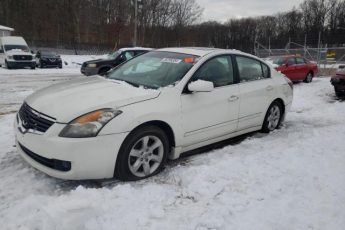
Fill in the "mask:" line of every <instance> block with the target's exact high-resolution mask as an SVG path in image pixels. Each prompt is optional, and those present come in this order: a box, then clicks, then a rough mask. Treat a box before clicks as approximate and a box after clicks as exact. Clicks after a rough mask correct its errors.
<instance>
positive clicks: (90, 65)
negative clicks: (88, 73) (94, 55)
mask: <svg viewBox="0 0 345 230" xmlns="http://www.w3.org/2000/svg"><path fill="white" fill-rule="evenodd" d="M87 67H91V68H95V67H97V64H94V63H93V64H87Z"/></svg>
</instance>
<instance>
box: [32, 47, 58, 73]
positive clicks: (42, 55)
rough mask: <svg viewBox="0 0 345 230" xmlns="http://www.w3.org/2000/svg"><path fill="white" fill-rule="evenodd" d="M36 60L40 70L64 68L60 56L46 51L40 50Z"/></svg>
mask: <svg viewBox="0 0 345 230" xmlns="http://www.w3.org/2000/svg"><path fill="white" fill-rule="evenodd" d="M35 59H36V66H37V67H39V68H46V67H57V68H60V69H61V68H62V60H61V57H60V55H58V54H56V53H54V52H50V51H45V50H39V51H37V53H36V56H35Z"/></svg>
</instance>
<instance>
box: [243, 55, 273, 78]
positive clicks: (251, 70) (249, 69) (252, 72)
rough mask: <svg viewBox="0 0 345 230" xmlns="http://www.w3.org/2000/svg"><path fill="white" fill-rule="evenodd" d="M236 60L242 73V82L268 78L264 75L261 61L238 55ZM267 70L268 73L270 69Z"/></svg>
mask: <svg viewBox="0 0 345 230" xmlns="http://www.w3.org/2000/svg"><path fill="white" fill-rule="evenodd" d="M236 61H237V65H238V71H239V75H240V82H248V81H255V80H260V79H263V78H266V77H264V73H263V69H262V67H261V62H259V61H257V60H255V59H252V58H247V57H242V56H237V57H236ZM266 72H267V75H268V72H269V70H268V69H266Z"/></svg>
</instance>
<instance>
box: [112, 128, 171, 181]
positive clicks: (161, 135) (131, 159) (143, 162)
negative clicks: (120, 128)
mask: <svg viewBox="0 0 345 230" xmlns="http://www.w3.org/2000/svg"><path fill="white" fill-rule="evenodd" d="M169 148H170V146H169V139H168V137H167V135H166V134H165V132H164V131H163V130H162V129H160V128H158V127H156V126H147V127H143V128H139V129H136V130H135V131H133V132H132V133H131V134H129V136H128V137H127V138H126V139H125V141H124V142H123V144H122V146H121V148H120V151H119V154H118V157H117V160H116V165H115V177H117V178H118V179H120V180H122V181H136V180H141V179H145V178H147V177H151V176H153V175H156V174H157V173H159V172H160V171H161V170H162V169H163V166H164V164H165V162H166V160H167V156H168V152H169Z"/></svg>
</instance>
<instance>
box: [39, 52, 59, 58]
mask: <svg viewBox="0 0 345 230" xmlns="http://www.w3.org/2000/svg"><path fill="white" fill-rule="evenodd" d="M41 55H42V56H47V57H54V56H57V54H56V53H54V52H49V51H41Z"/></svg>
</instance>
